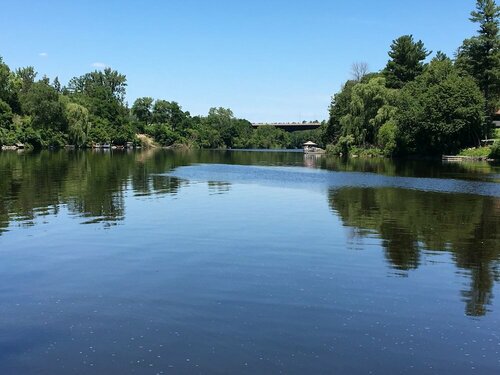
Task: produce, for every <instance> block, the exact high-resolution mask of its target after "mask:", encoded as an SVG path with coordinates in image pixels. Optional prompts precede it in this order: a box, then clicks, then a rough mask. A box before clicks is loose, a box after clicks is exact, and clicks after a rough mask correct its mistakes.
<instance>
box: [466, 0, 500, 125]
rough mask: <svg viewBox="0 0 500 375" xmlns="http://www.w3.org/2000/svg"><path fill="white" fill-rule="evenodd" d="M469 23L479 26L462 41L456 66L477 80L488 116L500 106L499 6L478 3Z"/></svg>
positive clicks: (490, 0)
mask: <svg viewBox="0 0 500 375" xmlns="http://www.w3.org/2000/svg"><path fill="white" fill-rule="evenodd" d="M470 20H471V21H472V22H474V23H478V24H479V30H478V35H477V36H474V37H472V38H470V39H466V40H465V41H464V42H463V44H462V46H461V47H460V48H459V50H458V53H457V66H458V67H459V68H461V69H462V70H464V71H466V72H467V73H469V74H470V75H471V76H472V77H474V79H475V80H476V82H477V84H478V85H479V87H480V89H481V91H482V92H483V94H484V97H485V98H486V114H487V115H488V116H490V115H491V114H492V113H493V112H494V110H495V109H496V108H497V107H498V106H499V104H500V103H499V99H500V39H499V35H498V33H499V21H500V7H499V6H497V4H496V3H495V1H494V0H477V2H476V10H475V11H473V12H471V18H470ZM486 130H487V129H486Z"/></svg>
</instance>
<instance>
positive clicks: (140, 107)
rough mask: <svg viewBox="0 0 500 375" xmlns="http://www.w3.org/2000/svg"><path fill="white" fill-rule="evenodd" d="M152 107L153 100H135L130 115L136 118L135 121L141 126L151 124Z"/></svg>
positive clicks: (145, 98) (147, 98)
mask: <svg viewBox="0 0 500 375" xmlns="http://www.w3.org/2000/svg"><path fill="white" fill-rule="evenodd" d="M152 105H153V98H149V97H144V98H137V99H136V100H135V102H134V104H133V105H132V109H131V111H132V115H134V116H135V117H136V118H137V121H139V122H140V123H141V125H142V126H144V125H148V124H149V123H151V118H152V112H151V107H152Z"/></svg>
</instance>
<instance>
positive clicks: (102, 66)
mask: <svg viewBox="0 0 500 375" xmlns="http://www.w3.org/2000/svg"><path fill="white" fill-rule="evenodd" d="M92 67H94V68H98V69H104V68H107V67H108V65H107V64H104V63H102V62H95V63H92Z"/></svg>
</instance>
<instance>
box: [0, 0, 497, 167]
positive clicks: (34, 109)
mask: <svg viewBox="0 0 500 375" xmlns="http://www.w3.org/2000/svg"><path fill="white" fill-rule="evenodd" d="M470 19H471V21H472V22H474V23H477V24H478V25H479V29H478V33H477V35H475V36H472V37H471V38H469V39H466V40H465V41H464V42H463V43H462V45H461V46H460V47H459V48H458V50H457V52H456V54H455V56H454V58H453V59H452V58H450V57H448V56H446V55H445V54H444V53H442V52H437V53H436V54H434V56H433V57H432V59H431V60H430V61H429V62H427V60H428V58H429V56H431V51H428V50H427V48H426V47H425V45H424V43H423V42H422V41H420V40H418V41H417V40H415V39H414V38H413V36H412V35H404V36H401V37H399V38H397V39H395V40H394V41H393V43H392V45H391V46H390V51H389V57H390V59H389V61H388V63H387V65H386V67H385V68H384V69H382V70H381V71H379V72H376V73H370V72H369V69H368V65H367V64H365V63H356V64H354V65H353V70H352V75H353V77H352V79H351V80H349V81H347V82H346V83H345V84H344V85H343V86H342V89H341V91H340V92H338V93H337V94H335V95H334V96H333V98H332V102H331V105H330V107H329V119H328V121H327V122H324V123H322V126H321V127H320V128H319V129H317V130H315V131H304V132H294V133H287V132H285V131H283V130H280V129H277V128H275V127H272V126H269V127H265V126H263V127H260V128H257V129H253V128H252V126H251V124H250V122H249V121H247V120H244V119H239V118H236V117H235V116H234V114H233V112H232V111H231V110H230V109H227V108H220V107H219V108H211V109H210V111H209V113H208V114H207V115H206V116H192V115H191V114H190V113H189V112H188V111H184V110H183V109H182V107H181V106H180V105H179V104H178V103H176V102H174V101H167V100H163V99H154V98H151V97H141V98H138V99H137V100H135V101H134V103H133V104H132V106H131V107H129V106H128V104H127V103H126V101H125V95H126V88H127V79H126V76H125V75H123V74H121V73H119V72H117V71H115V70H112V69H111V68H106V69H104V70H102V71H100V70H96V71H93V72H90V73H87V74H84V75H82V76H79V77H75V78H72V79H71V80H70V81H69V82H68V84H67V85H66V86H62V85H61V83H60V82H59V79H58V78H57V77H56V78H55V79H54V80H53V81H50V80H49V78H48V77H46V76H43V77H42V78H41V79H37V72H36V71H35V69H34V68H33V67H26V68H19V69H16V70H11V69H10V68H9V66H8V65H7V64H5V63H4V61H3V60H2V58H1V57H0V146H1V145H14V144H16V143H23V144H27V145H31V146H33V147H35V148H58V147H62V146H64V145H68V144H69V145H74V146H76V147H88V146H91V145H92V144H95V143H108V144H115V145H124V144H126V143H128V142H133V143H136V144H137V143H139V142H140V138H138V137H137V134H145V135H147V136H149V137H150V138H152V139H153V140H154V141H155V142H156V143H157V144H159V145H161V146H172V145H185V146H188V147H191V148H299V147H301V146H302V143H304V142H305V141H308V140H312V141H315V142H316V143H318V144H320V146H327V150H328V151H330V152H331V153H333V154H342V155H347V154H349V153H351V154H354V153H365V154H367V155H380V156H382V155H385V156H405V155H414V154H418V155H431V156H432V155H441V154H452V153H457V152H459V151H460V150H462V149H465V148H468V147H477V146H480V145H481V141H482V140H485V139H490V138H491V137H495V133H494V129H493V126H492V119H493V116H494V114H495V111H496V110H497V109H498V108H499V107H500V38H499V35H498V34H499V25H500V7H499V6H497V4H496V2H495V1H494V0H477V1H476V9H475V10H474V11H473V12H472V13H471V18H470ZM141 139H142V138H141ZM483 149H484V150H483ZM483 149H481V151H480V152H487V153H488V154H489V155H490V156H491V157H494V158H500V142H496V143H495V144H494V145H493V146H491V147H484V148H483Z"/></svg>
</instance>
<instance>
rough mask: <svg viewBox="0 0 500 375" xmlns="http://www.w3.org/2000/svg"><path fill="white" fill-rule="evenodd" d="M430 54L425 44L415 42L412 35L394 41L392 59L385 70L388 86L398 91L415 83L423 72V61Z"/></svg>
mask: <svg viewBox="0 0 500 375" xmlns="http://www.w3.org/2000/svg"><path fill="white" fill-rule="evenodd" d="M429 54H430V52H428V51H427V49H426V48H425V47H424V43H423V42H422V41H421V40H419V41H418V42H415V41H414V40H413V36H412V35H403V36H401V37H399V38H398V39H396V40H394V41H393V42H392V44H391V50H390V51H389V57H390V58H391V59H390V60H389V62H388V63H387V66H386V67H385V69H384V75H385V77H386V78H387V86H388V87H391V88H396V89H398V88H402V87H403V86H404V85H405V84H406V83H408V82H411V81H413V80H414V79H415V78H416V77H417V76H419V75H420V74H421V73H422V72H423V70H424V63H423V61H424V60H425V59H426V57H427V56H429Z"/></svg>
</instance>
